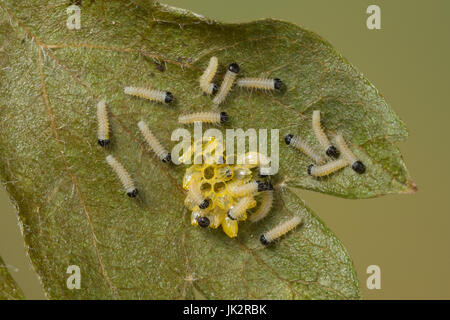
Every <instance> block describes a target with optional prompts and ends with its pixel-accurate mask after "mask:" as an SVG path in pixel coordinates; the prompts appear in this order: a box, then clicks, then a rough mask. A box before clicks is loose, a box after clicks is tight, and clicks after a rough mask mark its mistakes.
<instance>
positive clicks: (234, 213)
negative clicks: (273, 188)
mask: <svg viewBox="0 0 450 320" xmlns="http://www.w3.org/2000/svg"><path fill="white" fill-rule="evenodd" d="M255 205H256V201H255V199H253V197H243V198H240V199H239V201H238V202H237V203H236V204H234V206H233V207H231V209H230V210H228V213H227V216H228V218H229V219H231V220H238V219H244V217H245V216H246V213H247V209H250V208H252V207H254V206H255Z"/></svg>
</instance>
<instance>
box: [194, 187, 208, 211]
mask: <svg viewBox="0 0 450 320" xmlns="http://www.w3.org/2000/svg"><path fill="white" fill-rule="evenodd" d="M189 196H190V198H191V199H192V201H193V202H194V204H195V205H197V206H198V207H199V208H200V209H206V208H208V207H209V201H208V199H205V198H204V197H203V195H202V192H201V190H200V182H199V181H192V183H191V184H190V186H189Z"/></svg>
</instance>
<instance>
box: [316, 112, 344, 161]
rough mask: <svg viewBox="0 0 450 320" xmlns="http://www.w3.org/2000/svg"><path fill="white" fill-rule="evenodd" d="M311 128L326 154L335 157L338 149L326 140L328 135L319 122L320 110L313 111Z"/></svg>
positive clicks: (337, 154)
mask: <svg viewBox="0 0 450 320" xmlns="http://www.w3.org/2000/svg"><path fill="white" fill-rule="evenodd" d="M312 128H313V131H314V134H315V135H316V138H317V140H318V141H319V143H320V145H321V146H322V147H323V148H324V149H325V153H326V154H327V156H329V157H332V158H337V157H338V156H339V151H338V150H337V149H336V147H335V146H333V145H332V144H331V143H330V140H328V137H327V135H326V134H325V132H324V131H323V129H322V126H321V124H320V110H314V111H313V114H312Z"/></svg>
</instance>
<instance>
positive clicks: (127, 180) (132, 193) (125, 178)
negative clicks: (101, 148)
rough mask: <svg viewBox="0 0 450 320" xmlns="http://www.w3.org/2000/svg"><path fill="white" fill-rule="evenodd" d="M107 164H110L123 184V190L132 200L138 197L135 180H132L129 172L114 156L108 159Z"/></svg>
mask: <svg viewBox="0 0 450 320" xmlns="http://www.w3.org/2000/svg"><path fill="white" fill-rule="evenodd" d="M106 162H108V164H109V165H110V166H111V168H112V169H113V170H114V172H115V173H116V174H117V176H118V177H119V179H120V182H122V185H123V188H124V189H125V192H126V193H127V195H128V196H129V197H131V198H134V197H136V196H137V194H138V190H137V189H136V187H135V186H134V182H133V180H132V179H131V177H130V175H129V173H128V172H127V170H125V168H124V167H123V165H122V164H121V163H120V162H119V161H117V160H116V158H114V157H113V156H112V155H109V156H107V157H106Z"/></svg>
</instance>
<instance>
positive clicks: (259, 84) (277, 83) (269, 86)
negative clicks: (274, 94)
mask: <svg viewBox="0 0 450 320" xmlns="http://www.w3.org/2000/svg"><path fill="white" fill-rule="evenodd" d="M236 84H237V86H238V87H241V88H250V89H261V90H280V89H281V88H282V87H283V82H282V81H281V80H280V79H278V78H275V79H269V78H242V79H239V80H237V82H236Z"/></svg>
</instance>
